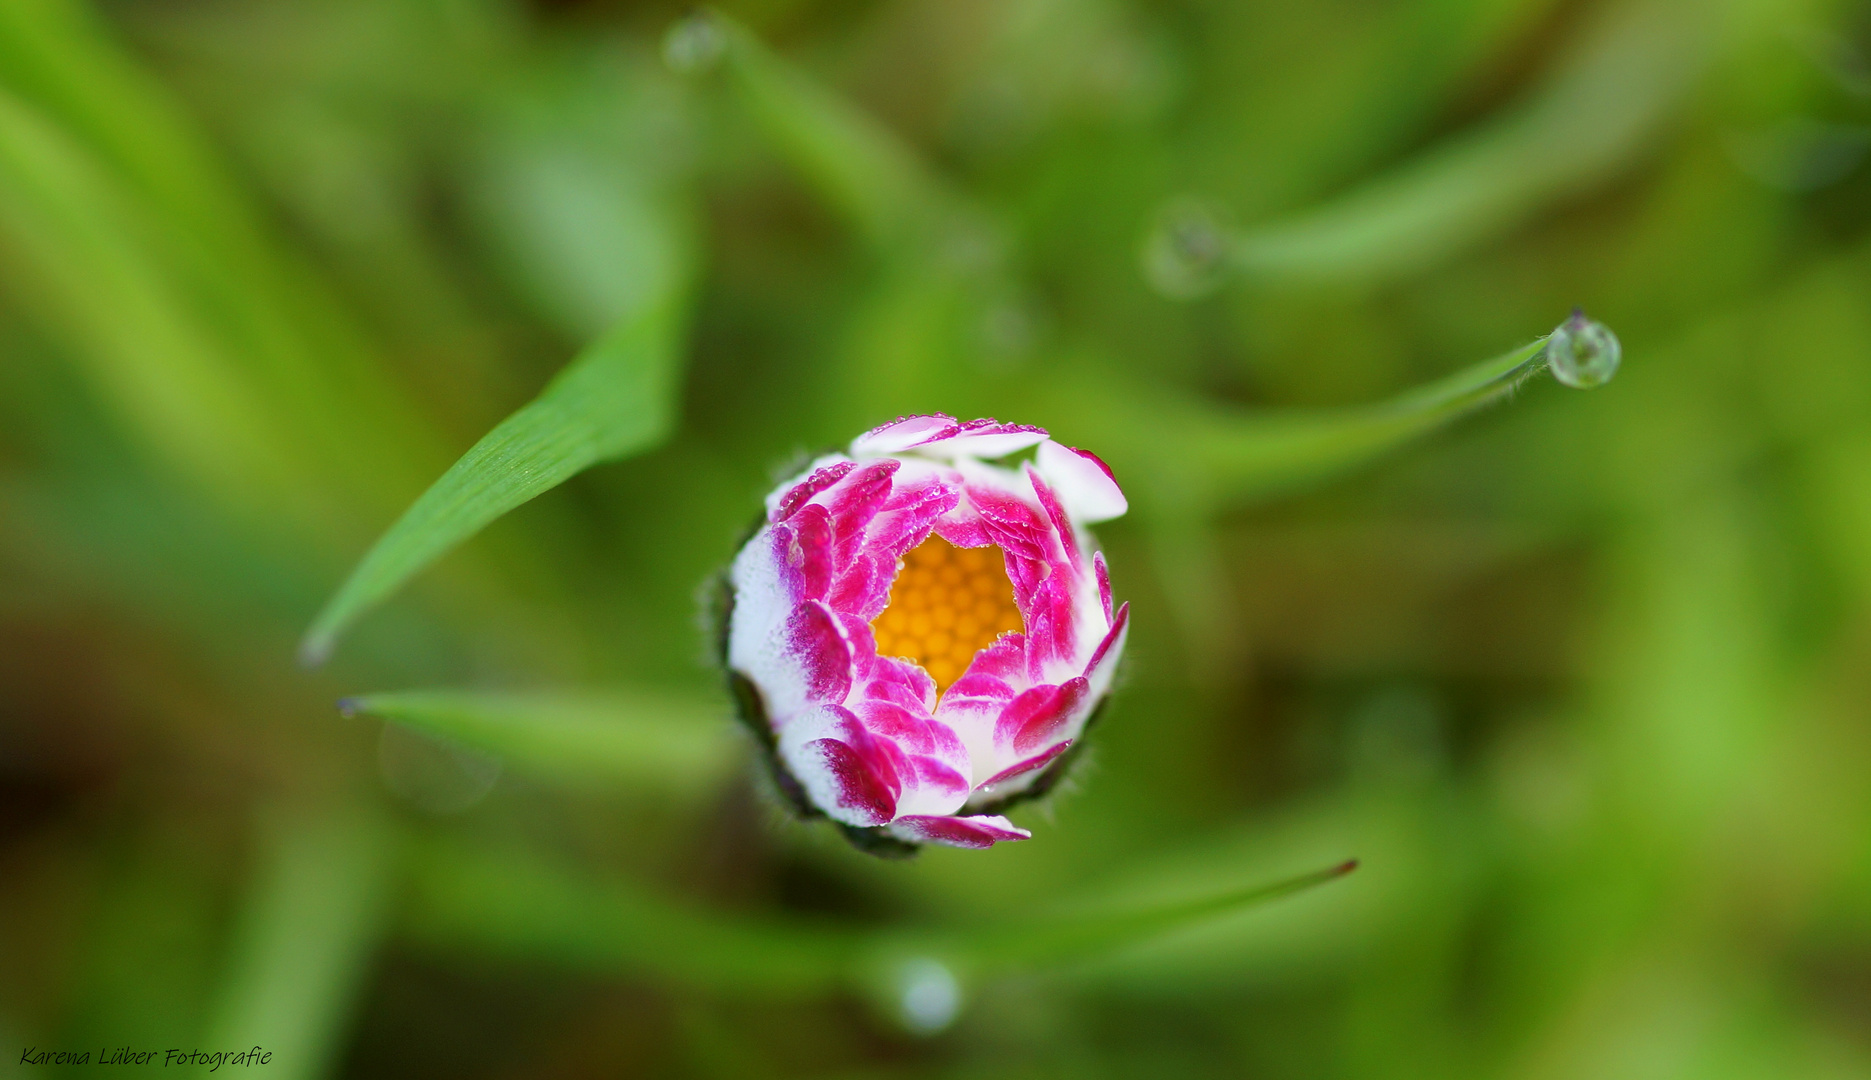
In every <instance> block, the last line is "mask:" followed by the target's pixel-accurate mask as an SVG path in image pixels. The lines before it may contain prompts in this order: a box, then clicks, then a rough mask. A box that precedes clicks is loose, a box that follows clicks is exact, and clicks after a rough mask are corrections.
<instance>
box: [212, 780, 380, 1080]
mask: <svg viewBox="0 0 1871 1080" xmlns="http://www.w3.org/2000/svg"><path fill="white" fill-rule="evenodd" d="M261 839H262V851H261V853H260V857H259V858H258V860H257V861H256V868H255V872H254V875H253V878H252V880H251V882H250V884H249V887H248V891H247V894H246V896H245V898H244V899H243V901H242V903H241V907H240V910H239V911H238V912H237V916H236V920H235V926H234V939H233V951H232V954H231V956H230V959H229V963H228V968H227V974H226V976H225V978H224V981H223V982H222V984H221V988H220V991H219V994H218V1000H217V1003H216V1005H215V1007H214V1010H213V1012H212V1013H211V1015H210V1018H209V1022H208V1030H207V1037H206V1040H205V1042H206V1045H207V1048H208V1049H210V1050H212V1051H221V1050H234V1051H239V1050H245V1049H247V1048H248V1047H251V1046H255V1045H258V1046H262V1047H264V1048H265V1049H266V1050H269V1051H271V1052H272V1054H273V1057H272V1059H271V1060H270V1061H269V1062H268V1066H269V1067H268V1069H267V1070H266V1072H267V1075H268V1076H283V1077H287V1078H289V1080H297V1078H302V1077H316V1076H323V1075H325V1074H326V1071H327V1069H328V1067H329V1066H330V1065H331V1063H332V1061H333V1058H334V1057H335V1055H336V1053H337V1052H338V1051H339V1050H340V1049H341V1048H342V1047H343V1045H344V1042H343V1034H344V1028H345V1026H346V1025H347V1023H348V1021H349V1019H350V1012H351V1007H352V1003H353V1002H354V1001H355V999H356V998H357V996H358V994H359V992H360V991H361V990H362V989H363V986H364V984H365V978H366V975H367V974H368V970H369V963H370V960H371V957H372V954H373V952H374V951H375V949H376V946H377V944H378V941H379V939H380V938H381V936H382V933H383V931H384V929H385V927H386V925H387V921H388V920H387V915H388V914H389V903H388V901H389V899H390V894H391V889H390V886H391V884H392V877H393V874H392V871H393V870H394V868H395V860H394V858H393V856H394V854H395V846H394V844H393V839H394V837H393V834H392V833H391V832H390V829H389V826H388V825H387V823H386V822H384V821H383V820H381V819H380V818H379V817H378V816H377V814H376V813H374V812H373V811H372V810H370V809H367V808H365V807H362V806H355V805H349V804H343V803H340V804H335V805H331V806H326V807H319V808H306V807H292V808H284V807H273V808H270V809H269V810H267V811H264V812H263V813H262V828H261Z"/></svg>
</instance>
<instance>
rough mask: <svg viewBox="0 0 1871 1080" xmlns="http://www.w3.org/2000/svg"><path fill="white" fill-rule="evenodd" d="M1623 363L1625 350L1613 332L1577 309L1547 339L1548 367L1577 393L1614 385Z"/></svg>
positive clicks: (1557, 377) (1556, 377)
mask: <svg viewBox="0 0 1871 1080" xmlns="http://www.w3.org/2000/svg"><path fill="white" fill-rule="evenodd" d="M1623 359H1624V350H1623V348H1622V347H1621V346H1620V345H1619V344H1618V336H1617V335H1616V334H1614V333H1612V332H1611V328H1610V327H1608V326H1606V325H1605V324H1604V323H1601V322H1599V321H1597V320H1596V319H1588V318H1586V317H1585V312H1583V311H1578V310H1576V309H1575V310H1574V311H1573V312H1572V318H1570V319H1567V320H1566V321H1565V322H1563V323H1560V324H1559V327H1558V329H1556V330H1554V331H1553V333H1552V336H1551V337H1549V338H1547V339H1546V366H1547V367H1548V368H1550V369H1551V370H1552V373H1553V378H1555V379H1558V380H1559V381H1560V382H1562V383H1564V384H1566V385H1567V386H1570V387H1572V388H1573V389H1575V390H1590V389H1591V388H1592V387H1594V386H1603V385H1605V384H1606V383H1608V382H1610V381H1611V377H1612V376H1613V375H1616V374H1617V373H1618V364H1619V363H1621V362H1622V361H1623Z"/></svg>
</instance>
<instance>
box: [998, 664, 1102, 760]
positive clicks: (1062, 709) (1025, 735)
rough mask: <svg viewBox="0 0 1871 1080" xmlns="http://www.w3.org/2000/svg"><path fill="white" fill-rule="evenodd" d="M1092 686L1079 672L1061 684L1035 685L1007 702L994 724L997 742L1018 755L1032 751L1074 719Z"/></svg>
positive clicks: (1043, 744) (1049, 739)
mask: <svg viewBox="0 0 1871 1080" xmlns="http://www.w3.org/2000/svg"><path fill="white" fill-rule="evenodd" d="M1090 689H1091V686H1090V684H1089V683H1087V682H1086V680H1085V677H1084V676H1082V675H1080V676H1076V677H1074V678H1070V679H1067V680H1066V681H1065V682H1063V683H1061V684H1059V685H1058V686H1035V687H1034V688H1033V689H1031V690H1028V691H1026V692H1025V693H1023V694H1021V695H1020V696H1019V697H1016V698H1014V699H1013V700H1012V701H1010V702H1008V703H1007V707H1006V708H1005V709H1003V710H1001V714H1000V719H999V720H997V721H995V724H994V742H995V744H996V745H998V746H1011V747H1012V748H1013V751H1014V753H1016V754H1031V753H1032V752H1033V751H1035V750H1038V749H1039V748H1041V747H1043V746H1045V745H1046V744H1047V743H1048V742H1049V741H1051V740H1052V738H1053V737H1054V736H1056V735H1057V734H1058V733H1059V732H1060V731H1062V730H1063V729H1064V728H1065V726H1066V724H1067V723H1069V722H1070V721H1071V720H1072V718H1073V713H1074V712H1076V711H1077V709H1078V706H1079V704H1080V702H1082V701H1084V700H1085V698H1086V696H1087V694H1088V692H1089V691H1090Z"/></svg>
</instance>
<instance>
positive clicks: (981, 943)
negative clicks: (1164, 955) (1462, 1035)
mask: <svg viewBox="0 0 1871 1080" xmlns="http://www.w3.org/2000/svg"><path fill="white" fill-rule="evenodd" d="M1357 868H1358V861H1357V860H1356V859H1351V860H1347V861H1345V862H1342V863H1339V864H1337V865H1336V866H1330V867H1327V868H1325V869H1323V870H1314V871H1312V872H1311V873H1306V874H1300V875H1298V876H1297V877H1291V878H1287V879H1285V880H1283V881H1276V882H1273V883H1271V884H1264V885H1253V886H1248V887H1245V888H1237V889H1227V890H1223V891H1220V892H1216V893H1212V894H1208V895H1204V896H1195V897H1190V898H1186V899H1181V900H1172V901H1162V902H1157V903H1149V904H1138V905H1136V906H1129V907H1123V908H1116V909H1113V910H1108V911H1100V912H1096V913H1085V914H1080V915H1076V916H1062V917H1053V918H1048V919H1043V920H1034V921H1032V922H1030V923H1012V924H1007V925H997V926H993V927H989V928H984V929H982V930H980V931H977V932H975V933H973V934H970V935H968V936H967V937H965V938H963V939H961V940H960V942H959V943H958V952H957V954H956V956H957V959H958V960H959V961H960V962H962V963H963V964H964V965H966V967H967V969H968V970H969V971H971V972H973V973H975V974H991V973H995V972H1001V971H1017V970H1021V969H1028V968H1039V967H1049V966H1057V965H1063V964H1070V963H1072V962H1074V961H1079V960H1089V959H1093V958H1096V957H1098V956H1102V955H1104V954H1106V953H1111V952H1116V951H1118V950H1120V949H1123V948H1126V947H1128V946H1131V945H1136V944H1139V943H1141V942H1144V941H1147V940H1149V939H1151V938H1154V937H1156V936H1158V935H1161V934H1165V933H1168V932H1170V931H1173V930H1178V929H1181V928H1183V927H1186V926H1192V925H1194V924H1196V923H1199V922H1202V921H1204V920H1207V919H1211V918H1215V917H1217V916H1221V915H1227V914H1232V913H1234V912H1238V911H1244V910H1246V909H1248V908H1252V907H1256V906H1259V905H1261V904H1267V903H1272V902H1273V901H1275V900H1279V899H1282V898H1284V897H1288V896H1292V895H1294V894H1295V893H1301V892H1305V891H1306V890H1307V889H1312V888H1316V887H1317V886H1320V885H1323V884H1325V883H1326V882H1328V881H1336V880H1338V879H1339V878H1341V877H1344V876H1345V875H1346V874H1349V873H1351V872H1352V871H1353V870H1356V869H1357Z"/></svg>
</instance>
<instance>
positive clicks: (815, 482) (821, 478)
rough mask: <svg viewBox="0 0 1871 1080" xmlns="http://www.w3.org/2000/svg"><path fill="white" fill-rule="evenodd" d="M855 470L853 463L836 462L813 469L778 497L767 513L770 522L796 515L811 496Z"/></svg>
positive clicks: (855, 464) (855, 466) (854, 463)
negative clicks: (808, 474)
mask: <svg viewBox="0 0 1871 1080" xmlns="http://www.w3.org/2000/svg"><path fill="white" fill-rule="evenodd" d="M855 468H857V462H855V461H837V462H833V463H832V464H830V465H826V466H824V467H822V468H818V469H814V470H813V471H812V474H811V475H810V476H807V477H806V478H805V479H804V480H801V481H800V482H799V483H797V484H795V485H793V487H792V489H791V490H789V491H788V492H786V494H784V495H782V496H780V498H779V501H778V502H776V503H774V505H773V509H772V510H771V511H769V512H768V514H767V518H768V520H770V521H785V520H786V519H787V518H789V517H791V516H793V514H795V513H797V512H798V510H799V508H800V507H802V506H804V505H805V504H806V503H807V502H809V501H810V500H811V499H812V496H814V495H817V494H818V493H819V492H821V491H824V490H825V489H826V488H828V487H831V486H832V485H833V484H836V483H837V482H838V481H840V480H842V479H844V478H845V474H846V473H849V472H850V471H851V470H852V469H855Z"/></svg>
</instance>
